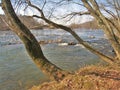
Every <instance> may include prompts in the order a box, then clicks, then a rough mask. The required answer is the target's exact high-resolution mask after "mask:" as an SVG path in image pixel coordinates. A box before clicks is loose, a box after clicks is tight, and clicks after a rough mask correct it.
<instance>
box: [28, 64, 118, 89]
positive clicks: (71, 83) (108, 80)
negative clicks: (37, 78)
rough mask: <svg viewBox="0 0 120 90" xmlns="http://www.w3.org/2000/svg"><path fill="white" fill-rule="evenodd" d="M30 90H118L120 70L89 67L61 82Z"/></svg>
mask: <svg viewBox="0 0 120 90" xmlns="http://www.w3.org/2000/svg"><path fill="white" fill-rule="evenodd" d="M30 90H120V70H119V69H114V68H112V67H103V66H89V67H85V68H82V69H80V70H79V71H77V72H76V73H75V74H74V75H68V76H67V77H66V78H64V80H62V81H61V82H59V83H58V82H56V81H51V82H49V83H47V82H46V83H43V84H42V85H39V86H33V87H32V88H31V89H30Z"/></svg>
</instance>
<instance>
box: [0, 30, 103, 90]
mask: <svg viewBox="0 0 120 90" xmlns="http://www.w3.org/2000/svg"><path fill="white" fill-rule="evenodd" d="M76 32H77V33H78V35H79V36H81V37H82V38H83V39H84V40H85V41H92V40H99V39H101V38H103V37H104V35H103V32H102V31H101V30H94V31H92V30H79V29H78V30H76ZM32 33H33V34H34V35H35V36H36V38H37V40H57V39H62V40H63V41H64V42H72V41H74V42H77V41H76V40H75V39H74V38H73V37H72V36H71V35H70V34H69V33H67V32H64V31H62V30H59V29H58V30H34V31H32ZM91 36H92V37H93V36H94V37H95V38H90V37H91ZM41 47H42V50H43V53H44V54H45V56H46V57H47V58H48V59H49V60H50V61H51V62H52V63H54V64H56V65H57V66H59V67H60V68H62V69H64V70H68V71H75V70H78V69H79V68H81V67H83V66H85V65H89V64H95V63H98V62H100V60H99V58H98V57H97V56H95V55H93V54H92V53H90V52H89V51H88V50H86V49H85V48H83V47H81V46H76V45H68V46H60V45H58V44H57V43H53V44H45V45H41ZM48 80H49V79H48V77H47V76H45V75H44V74H43V73H42V72H41V71H40V70H39V69H38V68H37V67H36V66H35V64H34V63H33V62H32V60H31V58H30V57H29V56H28V54H27V53H26V51H25V48H24V45H23V44H22V42H21V41H20V40H19V38H18V37H17V36H16V35H15V34H14V33H13V32H12V31H0V90H27V89H28V88H30V87H32V86H33V85H39V84H40V83H43V82H45V81H48Z"/></svg>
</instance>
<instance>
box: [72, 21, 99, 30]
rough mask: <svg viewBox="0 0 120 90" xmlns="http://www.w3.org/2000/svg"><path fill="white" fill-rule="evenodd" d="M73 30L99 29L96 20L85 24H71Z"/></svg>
mask: <svg viewBox="0 0 120 90" xmlns="http://www.w3.org/2000/svg"><path fill="white" fill-rule="evenodd" d="M70 27H71V28H85V29H99V27H98V25H97V22H96V21H95V20H93V21H89V22H85V23H82V24H71V25H70Z"/></svg>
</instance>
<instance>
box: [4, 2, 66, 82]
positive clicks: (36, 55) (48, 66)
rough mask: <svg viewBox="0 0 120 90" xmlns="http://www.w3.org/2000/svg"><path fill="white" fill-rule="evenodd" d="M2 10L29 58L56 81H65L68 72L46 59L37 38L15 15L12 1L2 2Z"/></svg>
mask: <svg viewBox="0 0 120 90" xmlns="http://www.w3.org/2000/svg"><path fill="white" fill-rule="evenodd" d="M2 9H3V10H4V13H5V16H6V19H7V24H8V25H9V27H10V28H11V29H12V30H13V31H14V32H15V33H16V34H17V35H18V36H19V38H20V39H21V40H22V41H23V43H24V45H25V47H26V50H27V52H28V54H29V56H30V57H31V58H32V60H33V61H34V62H35V64H36V65H37V66H38V67H39V68H40V70H41V71H43V72H44V73H45V74H47V75H49V77H50V78H51V79H54V80H56V81H59V80H61V79H63V78H64V77H65V76H66V75H67V74H68V72H66V71H64V70H62V69H60V68H59V67H57V66H56V65H54V64H52V63H51V62H49V61H48V60H47V59H46V57H45V56H44V55H43V52H42V50H41V47H40V45H39V43H38V41H37V40H36V38H35V37H34V36H33V34H32V33H31V32H30V30H29V29H28V28H27V27H26V26H25V25H24V24H23V23H22V22H21V21H20V20H19V18H18V17H17V15H16V14H15V12H14V9H13V7H12V5H11V2H10V0H2Z"/></svg>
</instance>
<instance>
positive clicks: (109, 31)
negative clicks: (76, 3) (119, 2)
mask: <svg viewBox="0 0 120 90" xmlns="http://www.w3.org/2000/svg"><path fill="white" fill-rule="evenodd" d="M82 2H83V3H84V6H85V7H86V8H87V9H88V10H89V12H90V13H91V15H92V16H93V17H95V18H96V20H97V21H98V23H99V25H100V26H101V27H102V29H103V31H104V32H105V34H106V36H107V37H108V39H109V41H110V43H111V45H112V47H113V49H114V51H115V53H116V56H117V58H118V60H120V44H119V42H117V41H116V36H115V34H114V33H113V28H112V26H114V28H115V29H117V31H118V32H119V28H118V27H116V26H115V25H114V24H113V23H112V22H110V21H109V20H108V19H106V18H105V16H104V15H103V14H102V13H101V11H100V9H99V6H98V5H97V2H96V1H95V0H90V1H87V0H82ZM111 24H112V26H111Z"/></svg>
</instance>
